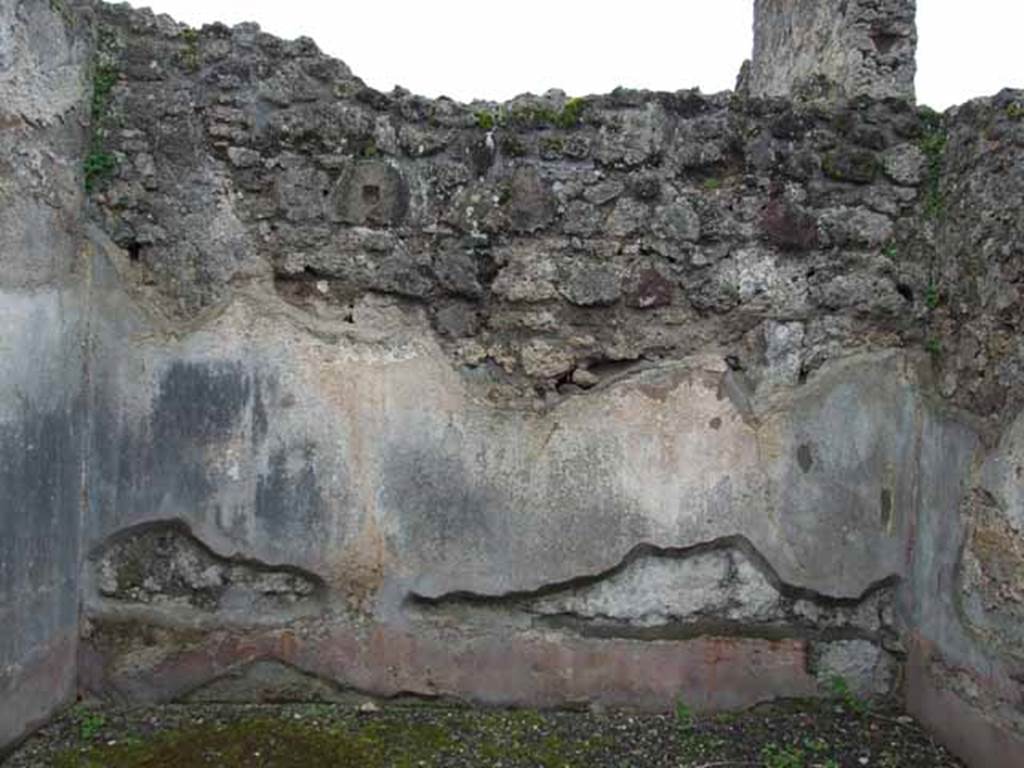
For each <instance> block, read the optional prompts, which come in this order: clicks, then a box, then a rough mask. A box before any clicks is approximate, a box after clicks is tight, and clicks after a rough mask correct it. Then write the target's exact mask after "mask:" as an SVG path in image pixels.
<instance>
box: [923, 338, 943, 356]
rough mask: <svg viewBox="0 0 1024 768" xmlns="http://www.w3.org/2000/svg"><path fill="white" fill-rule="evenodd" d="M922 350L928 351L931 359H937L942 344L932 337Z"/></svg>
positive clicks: (940, 353) (940, 352)
mask: <svg viewBox="0 0 1024 768" xmlns="http://www.w3.org/2000/svg"><path fill="white" fill-rule="evenodd" d="M924 348H925V349H926V350H927V351H928V354H929V355H931V356H932V357H935V358H937V357H939V356H941V355H942V342H941V341H939V340H938V339H936V338H935V337H934V336H933V337H932V338H930V339H928V341H927V342H926V343H925V345H924Z"/></svg>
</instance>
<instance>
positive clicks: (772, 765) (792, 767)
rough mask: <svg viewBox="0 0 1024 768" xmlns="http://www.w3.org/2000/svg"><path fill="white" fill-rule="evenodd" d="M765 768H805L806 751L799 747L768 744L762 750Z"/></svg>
mask: <svg viewBox="0 0 1024 768" xmlns="http://www.w3.org/2000/svg"><path fill="white" fill-rule="evenodd" d="M761 760H762V761H763V762H764V768H804V752H803V750H802V749H798V748H797V747H783V746H779V745H778V744H774V743H772V744H767V745H765V747H764V749H762V750H761Z"/></svg>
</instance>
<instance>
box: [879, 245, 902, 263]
mask: <svg viewBox="0 0 1024 768" xmlns="http://www.w3.org/2000/svg"><path fill="white" fill-rule="evenodd" d="M882 255H883V256H885V258H887V259H890V260H892V261H895V260H896V258H897V257H898V256H899V251H898V250H897V249H896V244H895V243H889V245H887V246H885V248H884V249H883V250H882Z"/></svg>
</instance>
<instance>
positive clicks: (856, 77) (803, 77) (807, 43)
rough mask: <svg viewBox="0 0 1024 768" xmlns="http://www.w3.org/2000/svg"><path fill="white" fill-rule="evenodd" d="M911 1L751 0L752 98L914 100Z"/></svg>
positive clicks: (914, 32)
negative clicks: (753, 96)
mask: <svg viewBox="0 0 1024 768" xmlns="http://www.w3.org/2000/svg"><path fill="white" fill-rule="evenodd" d="M916 5H917V3H916V0H754V55H753V59H752V60H751V66H750V69H749V72H748V77H749V81H748V82H747V87H749V90H750V92H751V93H752V94H753V95H755V96H769V97H789V98H797V99H803V98H823V97H824V98H828V99H835V98H856V97H858V96H867V97H869V98H872V99H887V98H896V99H910V100H913V98H914V74H915V72H916V69H917V67H916V62H915V59H914V51H915V49H916V48H917V27H916V24H915V19H914V16H915V12H916Z"/></svg>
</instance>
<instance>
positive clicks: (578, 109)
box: [553, 97, 587, 128]
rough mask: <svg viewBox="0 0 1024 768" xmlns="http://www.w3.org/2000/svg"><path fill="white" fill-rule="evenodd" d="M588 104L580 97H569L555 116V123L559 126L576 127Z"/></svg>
mask: <svg viewBox="0 0 1024 768" xmlns="http://www.w3.org/2000/svg"><path fill="white" fill-rule="evenodd" d="M586 106H587V103H586V102H585V101H584V100H583V99H581V98H579V97H576V98H573V99H569V100H568V101H567V102H565V105H564V106H563V107H562V111H561V112H559V113H558V114H557V115H556V116H555V119H554V121H553V122H554V124H555V125H556V126H558V127H559V128H575V127H576V126H577V125H579V124H580V120H581V119H582V117H583V110H584V109H586Z"/></svg>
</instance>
